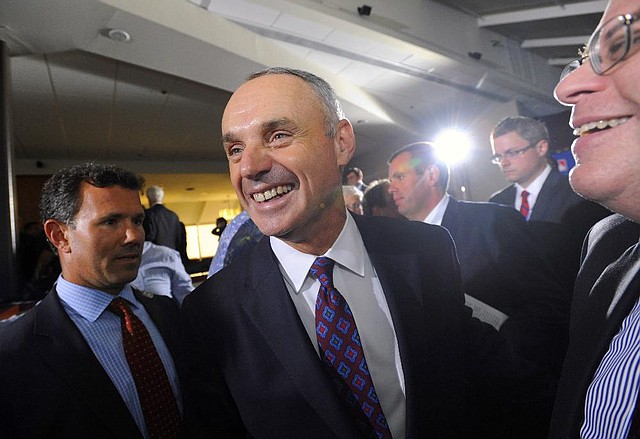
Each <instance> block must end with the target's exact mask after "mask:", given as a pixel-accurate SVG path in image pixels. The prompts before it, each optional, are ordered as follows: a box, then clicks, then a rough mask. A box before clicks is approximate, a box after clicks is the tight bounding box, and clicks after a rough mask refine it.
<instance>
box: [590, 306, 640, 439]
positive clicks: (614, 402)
mask: <svg viewBox="0 0 640 439" xmlns="http://www.w3.org/2000/svg"><path fill="white" fill-rule="evenodd" d="M639 366H640V301H637V302H636V304H635V306H634V307H633V309H632V310H631V313H629V315H628V316H627V317H626V318H625V319H624V321H623V322H622V327H621V328H620V331H619V332H618V333H617V334H616V335H615V336H614V337H613V339H612V340H611V344H610V345H609V350H608V351H607V353H606V354H605V356H604V357H603V358H602V362H601V363H600V365H599V366H598V369H597V371H596V373H595V375H594V378H593V381H592V383H591V385H590V386H589V389H588V390H587V397H586V402H585V419H584V423H583V424H582V429H581V430H580V437H581V438H582V439H609V438H617V439H623V438H626V437H627V434H628V433H629V428H630V427H631V420H632V415H633V410H634V407H635V403H636V399H637V398H638V386H639V383H640V368H639Z"/></svg>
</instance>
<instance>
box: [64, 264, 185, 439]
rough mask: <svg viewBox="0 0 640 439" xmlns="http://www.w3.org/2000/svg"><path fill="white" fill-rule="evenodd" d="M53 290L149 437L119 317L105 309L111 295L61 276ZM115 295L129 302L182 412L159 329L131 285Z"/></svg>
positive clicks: (173, 366) (178, 387)
mask: <svg viewBox="0 0 640 439" xmlns="http://www.w3.org/2000/svg"><path fill="white" fill-rule="evenodd" d="M56 291H57V292H58V296H59V297H60V300H61V302H62V306H63V308H64V310H65V311H66V312H67V314H68V315H69V317H70V318H71V320H72V321H73V323H75V325H76V326H77V327H78V329H79V330H80V333H81V334H82V336H83V337H84V339H85V340H86V341H87V344H88V345H89V347H90V348H91V350H92V351H93V353H94V354H95V356H96V358H97V359H98V361H99V362H100V364H101V365H102V368H103V369H104V370H105V372H106V373H107V375H108V376H109V378H110V379H111V381H112V382H113V384H114V386H115V387H116V389H117V390H118V392H119V393H120V395H121V396H122V399H123V400H124V402H125V404H126V406H127V408H128V409H129V412H130V413H131V416H132V417H133V419H134V420H135V422H136V425H137V426H138V428H139V429H140V431H141V432H142V435H143V436H144V437H145V438H148V437H149V434H148V432H147V427H146V424H145V422H144V415H143V414H142V407H141V406H140V400H139V399H138V393H137V391H136V386H135V383H134V382H133V377H132V375H131V371H130V370H129V364H128V363H127V359H126V357H125V353H124V347H123V345H122V333H121V327H120V317H118V316H116V315H115V314H113V313H111V312H110V311H107V310H106V308H107V306H108V305H109V303H111V301H112V300H113V299H114V296H112V295H110V294H108V293H105V292H103V291H98V290H94V289H92V288H88V287H83V286H80V285H76V284H73V283H71V282H68V281H66V280H65V279H64V278H62V276H60V277H59V278H58V282H57V285H56ZM118 296H119V297H122V298H123V299H126V300H127V301H128V302H129V303H131V309H132V310H133V313H134V314H135V315H136V316H137V317H138V318H139V319H140V320H141V321H142V323H143V324H144V325H145V327H146V328H147V330H148V331H149V334H150V336H151V339H152V340H153V343H154V345H155V347H156V350H157V351H158V354H159V355H160V359H161V360H162V364H164V367H165V370H166V371H167V376H168V377H169V382H170V384H171V388H172V389H173V394H174V395H175V396H176V401H177V402H178V407H179V408H180V410H181V411H182V404H181V394H180V386H179V383H178V378H177V373H176V368H175V365H174V363H173V359H172V358H171V354H170V352H169V349H168V348H167V346H166V344H165V343H164V340H163V339H162V336H161V335H160V332H159V331H158V328H156V325H155V324H154V323H153V321H152V320H151V317H150V316H149V314H148V313H147V311H146V310H145V309H144V307H143V306H142V305H141V304H140V302H138V300H137V299H136V297H135V296H134V294H133V291H132V290H131V286H130V285H128V284H127V285H126V286H125V287H124V288H123V289H122V291H120V293H119V294H118Z"/></svg>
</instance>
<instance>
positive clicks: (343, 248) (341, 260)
mask: <svg viewBox="0 0 640 439" xmlns="http://www.w3.org/2000/svg"><path fill="white" fill-rule="evenodd" d="M269 242H270V244H271V248H272V250H273V252H274V253H275V254H276V257H277V258H278V261H279V262H280V265H281V266H282V269H283V272H284V273H285V275H286V277H287V278H288V279H287V280H288V281H289V283H290V284H291V286H293V288H294V290H295V291H296V293H298V292H300V289H301V288H302V284H303V283H304V281H305V279H306V277H307V275H308V273H309V269H310V268H311V265H312V264H313V261H315V259H316V257H317V256H322V255H310V254H307V253H302V252H300V251H298V250H296V249H294V248H293V247H291V246H290V245H289V244H287V243H286V242H284V241H283V240H281V239H280V238H276V237H273V236H271V237H269ZM324 256H327V257H329V258H331V259H333V260H334V261H335V262H336V264H338V265H340V266H342V267H343V268H345V269H347V270H350V271H352V272H353V273H355V274H357V275H359V276H364V260H365V249H364V245H362V238H361V236H360V231H359V230H358V227H357V226H356V223H355V221H354V219H353V217H352V216H351V214H350V213H349V212H347V221H346V222H345V224H344V227H343V228H342V231H341V232H340V235H338V238H337V239H336V241H335V242H334V243H333V245H332V246H331V248H330V249H329V250H327V252H326V253H325V254H324Z"/></svg>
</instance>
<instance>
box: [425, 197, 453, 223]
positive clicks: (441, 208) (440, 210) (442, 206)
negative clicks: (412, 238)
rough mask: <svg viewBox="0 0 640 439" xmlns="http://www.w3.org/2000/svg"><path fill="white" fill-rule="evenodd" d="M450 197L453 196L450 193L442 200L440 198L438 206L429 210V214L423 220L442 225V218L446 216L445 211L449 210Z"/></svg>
mask: <svg viewBox="0 0 640 439" xmlns="http://www.w3.org/2000/svg"><path fill="white" fill-rule="evenodd" d="M449 198H451V197H450V196H449V194H444V197H442V200H440V202H439V203H438V204H436V207H434V208H433V209H432V210H431V212H429V215H427V217H426V218H425V219H424V221H423V222H425V223H427V224H435V225H437V226H439V225H441V224H442V219H443V218H444V212H445V211H446V210H447V206H448V205H449Z"/></svg>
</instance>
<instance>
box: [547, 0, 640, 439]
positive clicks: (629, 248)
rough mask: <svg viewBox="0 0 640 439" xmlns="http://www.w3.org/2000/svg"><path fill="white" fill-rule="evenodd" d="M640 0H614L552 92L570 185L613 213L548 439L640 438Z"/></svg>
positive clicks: (586, 264)
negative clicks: (562, 114)
mask: <svg viewBox="0 0 640 439" xmlns="http://www.w3.org/2000/svg"><path fill="white" fill-rule="evenodd" d="M639 14H640V0H611V1H609V2H608V4H607V7H606V9H605V12H604V14H603V16H602V18H601V20H600V24H599V25H598V27H597V28H596V30H595V31H594V33H593V34H592V36H591V38H590V39H589V44H588V45H587V46H586V47H585V48H584V49H583V51H582V52H581V54H580V55H581V57H580V58H578V59H576V60H575V61H573V62H572V63H570V64H569V65H568V66H567V68H565V70H564V72H563V75H562V77H561V80H560V83H559V84H558V86H557V87H556V90H555V94H556V97H557V99H558V101H560V102H561V103H563V104H565V105H568V106H571V107H572V112H571V121H570V123H571V126H572V127H573V128H574V134H575V135H576V136H579V137H578V138H577V139H576V140H575V141H574V142H573V145H572V147H571V148H572V152H573V155H574V156H575V158H576V166H575V167H574V168H573V169H572V171H571V174H570V176H569V178H570V181H571V186H572V187H573V188H574V189H575V191H576V192H577V193H579V194H581V195H582V196H584V197H586V198H588V199H590V200H593V201H596V202H598V203H600V204H602V205H603V206H605V207H606V208H608V209H610V210H611V211H613V212H616V213H618V214H620V215H616V216H614V217H609V218H606V219H604V220H603V221H601V222H600V223H598V224H597V225H596V226H594V228H593V229H592V231H591V232H590V233H589V240H588V241H587V246H586V247H585V251H584V260H583V263H582V266H581V268H580V272H579V274H578V278H577V279H576V284H575V285H576V288H575V294H574V301H573V304H572V314H571V342H570V343H569V349H568V350H567V357H566V360H565V364H564V368H563V371H562V377H561V379H560V385H559V387H558V395H557V399H556V404H555V407H554V416H553V420H552V424H551V434H550V438H553V439H574V438H596V437H603V438H604V437H606V438H619V439H633V438H638V437H640V406H639V400H640V398H639V397H638V396H639V393H638V389H639V386H638V383H639V380H640V368H639V367H638V364H640V338H639V337H638V333H639V331H640V302H639V300H638V297H639V296H640V249H639V247H640V244H638V238H639V235H638V227H639V225H638V224H639V223H640V202H639V201H638V200H640V147H639V143H640V142H639V139H640V123H639V121H640V92H639V89H638V81H637V78H638V75H639V74H640V50H639V49H640V41H639V40H638V38H637V36H638V33H639V32H640V27H639V25H640V22H639V21H638V17H639Z"/></svg>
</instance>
